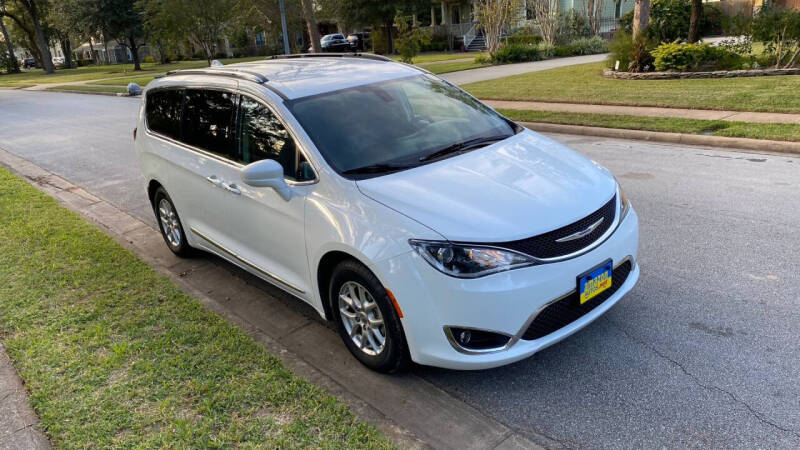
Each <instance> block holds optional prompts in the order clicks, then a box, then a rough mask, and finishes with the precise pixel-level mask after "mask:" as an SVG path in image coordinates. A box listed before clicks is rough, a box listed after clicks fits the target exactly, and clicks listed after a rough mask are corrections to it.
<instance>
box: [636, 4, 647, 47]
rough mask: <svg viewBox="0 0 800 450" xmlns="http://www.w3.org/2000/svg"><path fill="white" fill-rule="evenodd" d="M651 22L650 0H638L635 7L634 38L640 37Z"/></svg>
mask: <svg viewBox="0 0 800 450" xmlns="http://www.w3.org/2000/svg"><path fill="white" fill-rule="evenodd" d="M649 23H650V0H636V5H635V6H634V7H633V39H634V40H635V39H636V38H638V37H639V35H640V34H642V33H643V32H644V30H645V29H646V28H647V25H648V24H649Z"/></svg>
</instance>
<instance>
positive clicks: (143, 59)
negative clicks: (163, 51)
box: [142, 56, 156, 63]
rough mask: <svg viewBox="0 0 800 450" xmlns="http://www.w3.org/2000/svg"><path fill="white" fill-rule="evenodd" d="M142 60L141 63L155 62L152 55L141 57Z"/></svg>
mask: <svg viewBox="0 0 800 450" xmlns="http://www.w3.org/2000/svg"><path fill="white" fill-rule="evenodd" d="M142 62H143V63H154V62H156V59H155V58H153V57H152V56H145V57H144V58H142Z"/></svg>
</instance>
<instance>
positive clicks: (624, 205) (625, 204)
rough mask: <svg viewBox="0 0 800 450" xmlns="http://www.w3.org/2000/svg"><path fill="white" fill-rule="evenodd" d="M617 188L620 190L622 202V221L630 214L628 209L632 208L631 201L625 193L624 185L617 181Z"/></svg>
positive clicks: (620, 215)
mask: <svg viewBox="0 0 800 450" xmlns="http://www.w3.org/2000/svg"><path fill="white" fill-rule="evenodd" d="M617 190H618V191H619V204H620V214H619V221H620V222H622V219H624V218H625V216H626V215H628V211H630V210H631V202H630V201H629V200H628V196H627V195H625V191H624V190H622V185H620V184H619V181H617Z"/></svg>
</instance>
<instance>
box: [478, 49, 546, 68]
mask: <svg viewBox="0 0 800 450" xmlns="http://www.w3.org/2000/svg"><path fill="white" fill-rule="evenodd" d="M491 58H492V63H494V64H508V63H516V62H528V61H540V60H542V59H544V55H543V54H542V51H541V50H540V49H539V46H538V45H503V46H501V47H500V48H499V49H498V50H497V51H495V52H494V53H493V54H492V56H491Z"/></svg>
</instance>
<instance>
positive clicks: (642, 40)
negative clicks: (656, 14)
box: [628, 36, 653, 72]
mask: <svg viewBox="0 0 800 450" xmlns="http://www.w3.org/2000/svg"><path fill="white" fill-rule="evenodd" d="M651 46H652V44H651V41H649V40H648V39H647V36H639V37H637V38H636V39H634V40H633V51H632V53H631V62H630V63H629V64H628V70H629V71H631V72H649V71H650V70H652V67H653V55H652V54H651V53H650V48H651Z"/></svg>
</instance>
